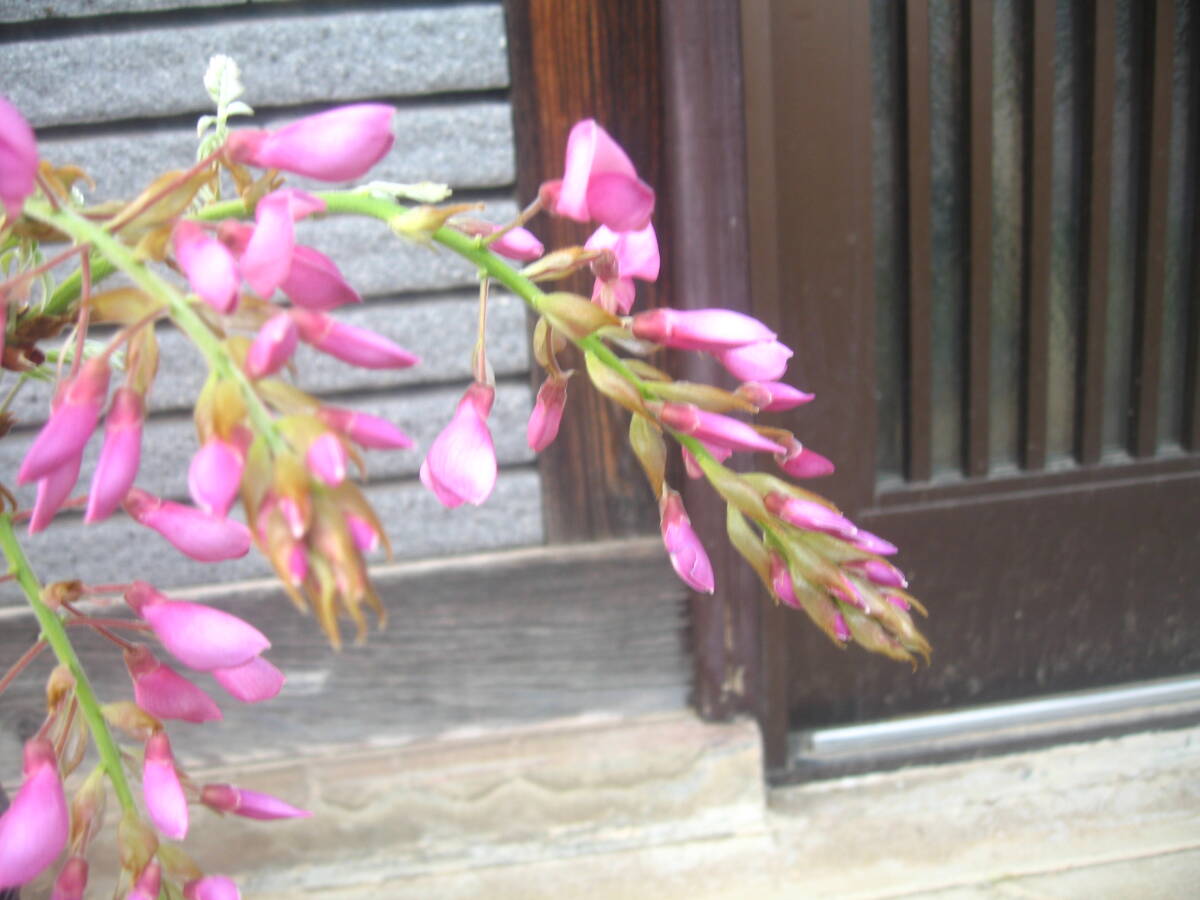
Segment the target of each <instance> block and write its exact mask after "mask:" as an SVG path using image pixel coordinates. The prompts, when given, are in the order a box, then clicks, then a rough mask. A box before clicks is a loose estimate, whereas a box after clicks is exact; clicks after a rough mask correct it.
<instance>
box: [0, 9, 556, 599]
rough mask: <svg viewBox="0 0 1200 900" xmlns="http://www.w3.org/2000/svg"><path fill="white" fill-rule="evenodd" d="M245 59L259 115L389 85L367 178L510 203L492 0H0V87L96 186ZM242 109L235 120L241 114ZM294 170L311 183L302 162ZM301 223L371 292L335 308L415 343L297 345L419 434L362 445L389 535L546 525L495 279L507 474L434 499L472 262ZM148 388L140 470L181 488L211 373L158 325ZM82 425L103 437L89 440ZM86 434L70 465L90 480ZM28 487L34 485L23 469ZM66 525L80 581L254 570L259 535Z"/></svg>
mask: <svg viewBox="0 0 1200 900" xmlns="http://www.w3.org/2000/svg"><path fill="white" fill-rule="evenodd" d="M215 53H225V54H227V55H230V56H232V57H233V58H234V59H235V60H237V61H238V63H239V65H240V67H241V69H242V75H243V81H244V82H245V85H246V88H247V92H246V96H245V99H246V100H247V101H248V102H249V103H250V104H251V105H252V106H253V107H254V108H255V110H256V111H257V112H258V114H259V116H258V118H257V120H256V122H257V123H259V124H264V125H271V124H273V123H279V122H284V121H287V120H289V119H292V118H295V117H297V116H299V115H303V114H306V113H308V112H312V111H314V110H318V109H321V108H323V107H325V106H328V105H330V104H332V103H337V102H348V101H359V100H374V101H381V102H387V103H391V104H394V105H395V106H396V107H397V110H398V112H397V116H396V122H395V129H396V133H397V141H396V146H395V148H394V149H393V151H392V152H391V153H390V154H389V155H388V156H387V157H386V158H385V159H384V160H383V161H382V162H381V163H380V164H379V165H378V166H377V167H376V169H374V170H373V171H372V172H371V174H370V176H369V177H370V178H372V179H382V180H389V181H415V180H422V179H429V180H434V181H441V182H445V183H447V184H449V185H451V186H452V187H453V188H454V189H455V194H456V197H458V198H460V199H467V200H482V201H485V202H487V204H488V214H489V215H491V216H492V217H494V218H496V219H497V220H502V219H503V218H504V217H506V216H509V215H511V214H512V213H513V212H514V211H515V206H514V202H513V191H514V188H513V184H514V180H515V162H514V150H513V145H514V141H513V133H512V118H511V114H510V109H509V103H508V96H507V88H508V83H509V82H508V59H507V49H506V45H505V35H504V17H503V9H502V7H501V4H500V3H498V2H483V3H435V4H430V5H427V6H418V5H412V4H395V5H390V6H379V5H370V6H367V5H359V4H341V5H336V4H335V5H328V4H326V5H322V6H320V7H314V6H311V5H308V4H299V3H286V2H268V3H261V2H256V3H249V4H247V3H241V4H236V5H230V4H221V3H218V2H213V0H199V2H195V0H193V2H187V3H185V2H171V0H74V2H53V0H50V2H28V0H0V93H3V94H5V95H7V96H8V97H9V98H10V99H11V100H12V101H13V102H14V103H15V104H16V105H17V106H18V107H19V108H20V109H21V110H22V111H23V112H24V113H25V114H26V115H27V117H28V118H29V120H30V122H31V124H33V126H34V127H35V129H36V130H37V133H38V139H39V146H40V148H41V151H42V154H43V156H44V157H45V158H47V159H49V160H51V161H52V162H55V163H66V162H75V163H78V164H81V165H83V166H84V167H85V168H87V169H88V171H89V172H90V173H91V174H92V175H93V177H94V178H95V180H96V188H95V190H94V191H92V192H89V198H90V199H95V200H106V199H113V198H119V197H129V196H132V195H134V194H136V193H137V192H138V191H139V190H140V188H141V187H142V186H143V182H144V181H145V180H146V173H148V172H149V173H154V172H158V171H161V170H163V169H165V168H179V167H183V166H185V165H187V164H188V163H189V162H190V161H191V160H192V159H193V158H194V154H195V121H196V119H197V117H198V116H200V115H202V114H203V113H205V112H208V111H210V106H211V104H210V101H209V99H208V97H207V94H206V93H205V91H204V89H203V85H202V82H201V79H202V76H203V74H204V70H205V67H206V65H207V61H208V59H209V57H210V56H211V55H213V54H215ZM242 121H248V120H242ZM292 183H295V184H298V185H299V186H312V185H306V183H305V182H304V180H303V179H294V180H292ZM301 231H302V234H301V240H302V241H305V242H308V243H312V244H314V245H315V246H316V247H318V249H321V250H323V251H325V252H327V253H329V254H330V255H331V256H333V257H334V258H335V259H336V260H337V261H338V263H339V265H340V266H341V267H342V269H343V271H344V272H345V273H346V274H347V276H348V277H349V278H350V280H351V282H352V283H353V284H354V285H355V287H356V288H357V289H358V290H359V291H360V292H361V293H362V294H363V295H364V296H365V297H366V298H367V299H368V303H367V304H366V305H364V306H363V307H362V308H356V309H353V310H349V311H343V312H339V314H338V315H339V316H340V317H343V318H344V319H345V320H346V321H350V322H353V323H355V324H359V325H365V326H368V327H370V328H373V329H376V330H378V331H380V332H382V333H384V334H387V335H388V336H390V337H393V338H394V339H396V340H397V341H398V342H399V343H401V344H402V345H404V346H405V347H408V348H409V349H411V350H413V351H415V352H417V353H418V354H419V355H420V356H421V357H422V359H423V362H422V364H421V365H420V366H418V367H416V368H414V369H411V370H405V371H401V372H392V373H368V372H363V371H361V370H353V369H350V368H349V367H347V366H344V365H342V364H341V363H337V362H336V361H333V360H331V359H329V358H327V357H322V356H320V355H319V354H316V353H302V354H301V355H300V356H299V357H298V360H297V370H298V375H297V380H298V382H299V383H300V384H301V385H302V386H303V387H305V388H306V389H308V390H310V391H313V392H315V393H318V394H322V395H327V396H331V397H336V402H337V403H338V404H339V405H344V406H350V407H355V408H360V409H365V410H369V411H371V412H374V413H377V414H381V415H385V416H387V417H389V418H391V419H393V420H394V421H396V422H397V423H398V424H400V425H401V427H403V428H404V429H405V430H406V431H408V432H409V433H410V434H411V435H412V436H413V437H414V438H415V439H416V440H417V442H418V449H417V450H413V451H405V452H399V453H388V454H379V453H373V454H370V455H369V456H368V465H369V474H370V490H369V493H370V496H371V498H372V500H373V502H374V503H375V504H376V506H377V508H378V510H379V512H380V515H381V517H382V518H383V520H384V522H385V523H386V525H387V527H388V532H389V535H390V536H391V539H392V542H393V544H394V546H395V548H396V550H397V554H398V555H399V556H401V557H410V558H411V557H421V556H427V555H433V554H443V553H448V552H459V551H467V550H479V549H485V548H496V547H502V546H513V545H522V544H532V543H538V542H540V541H541V538H542V525H541V507H540V499H539V483H538V479H537V475H536V472H535V471H534V469H533V467H532V454H531V453H530V451H529V450H528V448H527V447H526V446H525V442H524V427H523V423H524V419H525V417H526V416H527V415H528V411H529V408H530V403H531V394H530V388H529V379H528V374H527V373H528V369H529V362H528V351H527V342H526V339H525V324H524V315H525V313H524V309H523V308H522V305H521V304H520V302H519V301H518V300H517V299H516V298H514V297H511V296H505V295H499V296H496V297H495V298H494V305H493V311H492V316H491V321H490V326H491V327H490V334H491V343H490V347H489V355H490V358H491V362H492V364H493V366H494V367H495V370H496V377H497V381H498V385H497V389H498V393H497V402H496V408H495V412H494V420H493V422H494V432H495V435H496V438H497V452H498V454H499V457H500V463H501V476H500V481H499V484H498V486H497V489H496V493H495V495H494V496H493V498H492V500H491V502H489V503H488V504H487V505H485V506H484V507H483V508H481V509H478V510H476V509H474V508H468V509H460V510H455V511H452V512H450V511H446V510H443V509H442V508H441V507H440V506H439V505H438V503H437V502H436V501H435V500H434V498H433V497H432V496H431V495H430V494H428V492H426V491H425V490H424V489H423V488H422V487H421V485H420V484H419V483H418V482H417V480H416V473H417V469H418V467H419V465H420V461H421V458H422V451H421V448H424V447H428V445H429V444H430V442H431V441H432V440H433V438H434V436H435V435H436V434H437V432H438V430H439V429H440V428H441V426H442V425H443V424H444V423H445V422H446V421H447V420H448V418H449V416H450V413H451V411H452V409H453V405H454V403H455V401H456V399H457V397H458V396H459V394H460V393H461V391H462V389H463V387H464V385H465V384H466V380H467V379H468V378H469V365H470V352H471V347H472V343H473V340H474V329H475V316H474V303H475V293H476V291H475V287H474V271H473V270H472V269H471V267H470V266H468V265H465V264H463V263H462V261H461V260H459V259H457V258H456V257H452V256H451V255H450V254H448V253H445V252H439V251H438V250H436V249H431V248H426V247H421V246H415V245H412V244H406V243H401V242H399V241H398V240H397V239H396V238H395V237H394V236H392V235H391V234H390V233H389V232H388V231H387V229H385V228H383V227H382V226H380V225H379V224H378V223H374V222H370V223H367V222H357V221H351V220H341V221H331V222H324V223H321V224H320V226H319V227H315V228H314V227H313V226H312V225H311V224H309V223H304V224H303V225H302V227H301ZM161 337H162V350H163V354H162V356H163V365H162V370H161V374H160V377H159V380H158V383H157V384H156V385H155V388H154V390H153V391H152V392H151V396H150V404H151V408H152V410H153V414H152V416H151V418H150V420H149V422H148V423H147V430H146V448H147V451H148V452H147V453H146V454H145V461H144V468H143V471H142V473H141V475H140V476H139V481H138V484H139V485H140V486H142V487H144V488H145V489H147V490H150V491H153V492H156V493H160V494H163V495H166V496H171V497H184V496H186V470H187V462H188V459H189V458H190V455H191V453H192V452H194V449H195V435H194V430H193V428H192V426H191V422H190V418H189V416H188V414H187V410H188V406H189V403H190V400H191V398H192V397H194V396H195V393H196V391H197V389H198V387H199V385H200V384H201V382H202V380H203V377H204V374H205V373H204V369H203V364H202V363H201V361H200V359H199V356H198V354H196V352H195V351H194V350H193V349H191V348H190V346H189V345H188V344H187V343H186V342H185V341H184V340H182V339H181V336H180V335H179V334H177V333H175V332H173V331H171V330H169V329H164V330H163V332H162V335H161ZM48 397H49V392H48V390H46V389H45V388H44V387H42V386H40V385H27V386H26V388H24V389H23V390H22V391H21V393H20V394H19V395H18V397H17V400H16V402H15V404H14V407H13V409H14V411H15V412H16V413H17V415H18V416H19V418H20V426H19V428H18V431H17V432H16V433H14V434H12V435H10V436H9V437H8V438H6V439H5V440H4V441H3V442H2V443H0V467H3V470H4V471H8V472H12V471H14V466H15V465H16V464H17V462H18V461H19V459H20V458H21V456H22V455H23V453H24V450H25V447H26V446H27V445H28V443H29V441H30V440H31V439H32V436H33V434H34V433H36V429H37V427H38V426H39V424H40V422H41V421H43V420H44V418H45V415H46V412H47V407H48ZM93 443H96V442H93ZM95 453H96V448H94V447H93V448H92V450H91V454H90V456H89V462H88V463H86V464H85V469H84V473H83V476H82V478H83V479H84V480H81V484H86V483H87V482H86V479H87V478H88V477H89V473H90V461H91V459H93V458H94V456H95ZM21 496H22V499H28V500H32V491H24V492H23V493H22V494H21ZM61 524H62V526H63V527H62V528H61V529H60V528H59V527H56V528H55V529H53V531H54V532H55V533H57V535H58V536H57V537H55V536H51V535H47V536H45V537H41V538H34V539H31V540H30V542H29V550H30V553H31V555H32V557H33V559H34V561H35V563H36V564H37V565H38V568H39V571H40V572H41V573H42V575H43V577H44V578H46V579H48V580H51V579H55V578H60V577H71V576H72V575H74V574H78V573H82V572H86V573H87V577H88V578H89V579H92V580H94V581H106V580H125V579H128V578H130V577H133V576H135V575H137V576H140V577H144V578H147V579H149V580H151V581H155V582H156V583H159V584H161V585H164V586H168V585H170V586H175V585H189V584H191V585H195V584H203V583H207V582H210V581H212V580H213V579H222V580H233V579H243V578H247V577H254V576H257V575H264V574H266V573H267V568H266V566H265V564H264V563H263V562H262V561H261V560H260V559H259V558H258V557H257V556H256V555H251V556H250V557H248V558H247V559H245V560H243V561H241V562H238V563H235V564H232V565H224V566H221V567H219V568H210V567H205V566H201V565H199V564H194V563H189V562H187V561H186V560H181V559H180V558H179V557H178V556H177V555H176V554H174V553H172V552H165V551H166V550H167V549H168V548H166V546H165V544H162V542H161V541H160V540H159V539H158V538H157V537H156V536H154V535H152V534H151V533H149V532H146V531H144V530H142V529H140V528H138V527H137V526H134V525H132V524H131V523H129V522H127V521H124V520H121V519H119V518H118V519H117V520H115V521H113V522H111V523H109V524H107V525H106V526H105V527H103V528H91V529H87V533H86V534H83V533H80V534H79V540H78V541H75V540H74V535H73V534H72V545H73V546H74V547H76V548H77V552H76V554H75V555H74V556H73V557H72V558H71V559H64V558H63V555H62V554H61V552H59V550H58V548H60V547H61V546H62V543H61V541H62V534H63V533H64V532H66V533H71V532H74V531H79V532H83V530H84V529H83V526H82V524H81V523H80V522H79V521H78V520H77V519H73V518H72V517H71V516H69V515H66V516H64V522H63V523H61Z"/></svg>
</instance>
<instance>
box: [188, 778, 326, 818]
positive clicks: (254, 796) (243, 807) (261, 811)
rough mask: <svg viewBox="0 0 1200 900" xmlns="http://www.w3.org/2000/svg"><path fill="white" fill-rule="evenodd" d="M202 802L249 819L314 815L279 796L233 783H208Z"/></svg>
mask: <svg viewBox="0 0 1200 900" xmlns="http://www.w3.org/2000/svg"><path fill="white" fill-rule="evenodd" d="M200 802H201V803H203V804H204V805H205V806H208V807H210V808H212V809H215V810H217V811H218V812H227V813H233V814H234V815H235V816H243V817H245V818H247V819H263V820H269V819H307V818H308V817H309V816H311V815H312V813H310V812H309V811H308V810H306V809H298V808H297V807H295V806H292V805H291V804H290V803H285V802H284V801H282V800H280V799H279V798H278V797H273V796H271V795H270V794H264V793H261V792H260V791H248V790H245V789H244V788H239V787H235V786H234V785H232V784H206V785H204V786H203V787H202V788H201V789H200Z"/></svg>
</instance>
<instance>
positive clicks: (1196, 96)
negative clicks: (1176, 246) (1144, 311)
mask: <svg viewBox="0 0 1200 900" xmlns="http://www.w3.org/2000/svg"><path fill="white" fill-rule="evenodd" d="M1197 18H1198V17H1197V16H1196V15H1195V14H1194V13H1193V15H1192V20H1191V29H1190V33H1189V34H1188V42H1189V46H1188V61H1189V66H1190V71H1189V72H1188V79H1189V85H1188V101H1189V106H1188V113H1187V114H1188V131H1189V135H1188V151H1187V152H1188V162H1187V166H1188V190H1189V192H1190V197H1189V208H1190V213H1191V235H1190V238H1189V241H1190V244H1189V246H1190V247H1191V250H1192V254H1191V261H1190V264H1186V265H1187V272H1188V277H1189V278H1190V281H1189V282H1188V292H1187V310H1186V314H1185V321H1186V322H1187V329H1188V334H1187V350H1186V356H1185V357H1184V370H1183V435H1182V438H1183V446H1184V447H1185V448H1186V449H1188V450H1190V451H1192V452H1193V453H1195V452H1198V451H1200V21H1197Z"/></svg>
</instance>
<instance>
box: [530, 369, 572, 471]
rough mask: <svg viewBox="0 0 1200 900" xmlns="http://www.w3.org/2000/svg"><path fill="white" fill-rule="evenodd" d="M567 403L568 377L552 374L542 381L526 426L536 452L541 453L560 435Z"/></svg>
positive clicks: (532, 448) (531, 446) (531, 447)
mask: <svg viewBox="0 0 1200 900" xmlns="http://www.w3.org/2000/svg"><path fill="white" fill-rule="evenodd" d="M566 404H567V379H566V378H565V377H564V376H561V375H552V376H550V377H549V378H547V379H546V380H545V381H543V382H542V386H541V387H540V388H539V389H538V393H537V400H536V401H535V403H534V405H533V412H532V413H530V415H529V424H528V425H527V426H526V428H525V439H526V441H527V442H528V443H529V447H530V449H531V450H533V452H534V453H541V452H542V451H543V450H545V449H546V448H547V447H549V446H550V444H552V443H553V442H554V439H555V438H556V437H557V436H558V427H559V425H560V424H561V422H562V416H563V410H564V409H565V407H566Z"/></svg>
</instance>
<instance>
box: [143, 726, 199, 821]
mask: <svg viewBox="0 0 1200 900" xmlns="http://www.w3.org/2000/svg"><path fill="white" fill-rule="evenodd" d="M142 798H143V799H144V800H145V801H146V812H147V813H148V814H149V815H150V821H151V822H153V823H154V827H155V828H157V829H158V830H159V831H161V832H162V833H163V834H165V835H166V836H167V837H169V838H173V839H174V840H177V841H181V840H183V839H184V838H185V837H187V832H188V805H187V796H186V795H185V794H184V792H183V785H182V784H181V783H180V781H179V773H178V772H176V771H175V757H174V756H173V755H172V754H171V742H170V740H168V738H167V736H166V734H164V733H163V732H161V731H159V732H157V733H155V734H152V735H150V739H149V740H147V741H146V755H145V758H144V760H143V762H142Z"/></svg>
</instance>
